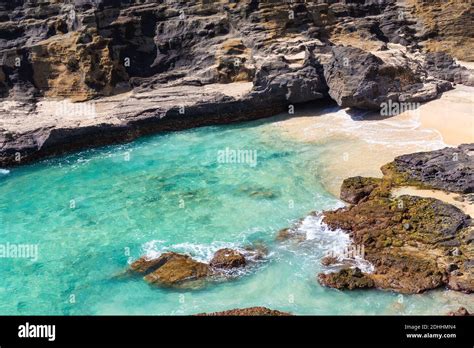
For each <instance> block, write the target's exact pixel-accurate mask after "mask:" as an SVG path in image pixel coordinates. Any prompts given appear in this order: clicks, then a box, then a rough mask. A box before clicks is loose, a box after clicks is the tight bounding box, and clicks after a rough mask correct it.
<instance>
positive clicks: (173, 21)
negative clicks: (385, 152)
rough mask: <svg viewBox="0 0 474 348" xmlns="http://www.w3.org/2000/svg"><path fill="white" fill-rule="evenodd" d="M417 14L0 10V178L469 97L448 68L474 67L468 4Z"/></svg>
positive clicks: (32, 5) (5, 4)
mask: <svg viewBox="0 0 474 348" xmlns="http://www.w3.org/2000/svg"><path fill="white" fill-rule="evenodd" d="M414 3H416V4H421V3H423V4H422V6H421V5H420V6H421V7H420V6H415V4H413V3H412V2H408V1H404V2H401V1H397V0H380V1H374V0H345V1H336V0H328V1H316V0H308V1H294V2H293V1H259V0H239V1H200V0H199V1H197V0H190V1H178V0H169V1H138V0H130V1H129V0H127V1H124V0H122V1H92V0H80V1H79V0H76V1H57V0H54V1H52V0H50V1H48V0H42V1H24V0H22V1H19V0H18V1H17V0H15V1H2V0H0V38H1V39H0V167H5V166H7V167H9V166H16V165H22V164H25V163H28V162H32V161H35V160H38V159H40V158H44V157H48V156H55V155H60V154H63V153H67V152H71V151H75V150H79V149H84V148H88V147H94V146H101V145H106V144H113V143H120V142H127V141H131V140H133V139H135V138H137V137H139V136H142V135H146V134H150V133H156V132H162V131H174V130H181V129H187V128H191V127H198V126H205V125H216V124H227V123H232V122H241V121H249V120H255V119H259V118H263V117H268V116H273V115H276V114H278V113H283V112H289V113H290V114H292V113H293V112H290V110H293V111H294V109H295V108H298V106H297V104H299V103H308V102H317V101H321V103H325V104H331V105H332V104H333V101H335V102H336V103H337V104H338V105H339V106H341V107H343V108H345V107H352V108H360V109H371V110H380V109H381V108H383V106H382V104H384V105H386V104H387V103H392V102H393V103H397V104H400V103H410V105H412V104H414V105H415V106H416V104H417V103H421V102H425V101H429V100H433V99H435V98H437V97H438V96H440V95H441V94H442V93H443V92H444V91H447V90H449V89H451V88H453V84H454V83H456V84H464V85H468V86H473V85H474V73H473V70H472V69H468V68H466V67H464V66H462V65H460V64H458V62H457V61H456V60H455V59H454V58H453V57H456V58H458V59H462V60H466V61H473V59H474V58H473V55H472V52H473V49H472V48H473V47H474V44H473V41H472V35H470V34H469V31H468V30H464V29H465V27H466V23H469V22H470V20H471V19H472V18H470V17H469V13H470V12H469V11H470V7H469V5H470V4H469V3H468V2H463V1H450V3H449V6H441V5H440V4H439V1H423V2H421V1H416V2H414ZM446 9H449V11H447V10H446ZM439 11H441V12H439ZM440 13H441V14H442V15H443V16H445V17H444V18H443V19H442V20H440V19H438V16H439V14H440ZM453 14H455V15H453ZM446 18H447V19H446ZM439 51H443V52H439Z"/></svg>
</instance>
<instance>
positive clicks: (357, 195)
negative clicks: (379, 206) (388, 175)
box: [341, 176, 381, 204]
mask: <svg viewBox="0 0 474 348" xmlns="http://www.w3.org/2000/svg"><path fill="white" fill-rule="evenodd" d="M380 182H381V180H380V179H375V178H364V177H361V176H355V177H352V178H348V179H345V180H344V181H343V182H342V186H341V199H342V200H343V201H345V202H347V203H351V204H357V203H358V202H359V201H360V200H362V199H363V198H365V197H367V196H368V195H370V193H371V192H372V191H373V190H374V189H375V188H376V187H377V186H378V185H379V183H380Z"/></svg>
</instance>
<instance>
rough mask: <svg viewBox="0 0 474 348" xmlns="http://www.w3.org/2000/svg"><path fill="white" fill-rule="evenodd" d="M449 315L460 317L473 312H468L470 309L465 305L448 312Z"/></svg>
mask: <svg viewBox="0 0 474 348" xmlns="http://www.w3.org/2000/svg"><path fill="white" fill-rule="evenodd" d="M448 315H449V316H460V317H465V316H469V315H471V313H469V312H468V310H467V309H466V308H464V307H459V308H458V309H457V310H455V311H451V312H448Z"/></svg>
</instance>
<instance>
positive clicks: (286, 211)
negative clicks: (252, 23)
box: [0, 122, 453, 315]
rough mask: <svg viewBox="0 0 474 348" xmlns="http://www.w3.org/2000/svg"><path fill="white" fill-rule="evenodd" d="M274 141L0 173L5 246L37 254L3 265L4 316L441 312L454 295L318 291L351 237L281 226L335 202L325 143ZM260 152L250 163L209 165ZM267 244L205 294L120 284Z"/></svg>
mask: <svg viewBox="0 0 474 348" xmlns="http://www.w3.org/2000/svg"><path fill="white" fill-rule="evenodd" d="M330 146H331V144H330V143H326V144H324V145H315V144H304V143H299V142H290V141H283V140H282V139H281V137H280V136H279V134H278V133H275V130H274V127H271V124H269V123H262V122H254V123H250V124H247V125H244V126H242V125H241V126H225V127H207V128H200V129H195V130H189V131H184V132H179V133H172V134H165V135H158V136H152V137H147V138H142V139H139V140H138V141H135V142H133V143H131V144H127V145H120V146H110V147H106V148H101V149H94V150H89V151H84V152H81V153H77V154H73V155H69V156H66V157H62V158H58V159H52V160H47V161H43V162H41V163H37V164H34V165H30V166H25V167H20V168H14V169H11V170H10V172H7V171H2V172H0V244H3V245H6V244H7V243H10V244H15V243H17V244H34V245H37V246H38V253H39V254H38V260H36V261H32V260H29V259H25V258H1V259H0V274H1V275H2V278H3V281H2V283H1V284H0V313H1V314H25V315H26V314H64V315H68V314H76V315H82V314H195V313H199V312H209V311H217V310H225V309H231V308H236V307H248V306H257V305H258V306H267V307H270V308H274V309H280V310H286V311H291V312H293V313H298V314H397V313H444V312H446V310H444V309H443V308H444V307H446V308H449V309H451V308H452V307H453V306H452V300H451V295H447V294H449V293H446V292H440V291H439V292H432V293H429V294H425V295H415V296H404V297H403V298H400V297H399V296H397V295H396V294H392V293H388V292H380V291H354V292H340V291H336V290H331V289H325V288H322V287H321V286H319V284H318V283H317V281H316V274H317V273H318V271H319V270H320V269H321V266H320V265H319V261H320V258H321V257H322V256H323V253H324V252H325V251H326V250H327V249H328V248H330V247H333V245H334V243H336V244H341V243H342V244H344V243H346V242H347V237H346V236H345V235H343V234H341V233H338V232H328V231H327V230H326V229H325V228H324V226H322V225H321V224H320V222H319V220H318V219H312V220H309V221H307V223H306V225H305V227H306V228H307V230H308V231H309V234H310V235H309V237H310V238H309V240H308V241H306V242H304V243H303V244H302V245H296V244H293V243H291V242H287V243H278V242H276V241H275V236H276V233H277V232H278V230H279V229H281V228H284V227H287V226H289V225H290V224H291V223H292V222H293V221H295V220H297V219H299V218H301V217H304V216H306V215H307V214H308V213H309V212H310V211H313V210H318V211H321V210H324V209H331V208H334V207H337V206H339V205H340V204H341V203H340V202H339V201H338V200H337V199H336V198H335V197H333V196H331V195H330V194H329V193H328V192H326V190H325V189H324V188H323V187H322V185H321V178H320V177H319V173H320V172H321V170H322V169H323V168H324V163H320V162H318V157H319V155H320V154H321V153H322V152H323V151H324V150H325V147H330ZM226 148H229V149H231V150H232V149H234V150H238V149H241V150H252V151H257V164H256V165H255V166H252V165H250V164H246V163H218V162H219V161H218V154H219V151H222V150H225V149H226ZM257 242H258V243H264V244H265V245H266V246H267V247H268V249H269V251H270V255H269V257H268V259H267V261H266V262H264V263H263V264H261V265H259V266H258V267H257V268H256V269H254V270H253V271H252V272H250V273H249V274H246V275H244V276H242V277H240V278H238V279H235V280H232V281H229V282H225V283H218V284H210V285H208V286H207V287H205V288H203V289H200V290H193V291H191V290H172V289H161V288H156V287H151V286H149V285H148V284H146V283H145V282H144V281H143V280H141V279H140V278H125V277H121V276H120V274H121V273H122V272H123V271H124V270H125V269H126V268H127V264H128V262H130V261H131V260H134V259H136V258H138V257H139V256H141V255H143V254H158V253H160V252H162V251H165V250H175V251H179V252H186V253H189V254H191V255H192V256H194V257H196V258H198V259H201V260H209V259H210V257H211V256H212V253H213V252H214V251H215V250H217V249H218V248H220V247H224V246H230V247H243V246H245V245H248V244H251V243H257Z"/></svg>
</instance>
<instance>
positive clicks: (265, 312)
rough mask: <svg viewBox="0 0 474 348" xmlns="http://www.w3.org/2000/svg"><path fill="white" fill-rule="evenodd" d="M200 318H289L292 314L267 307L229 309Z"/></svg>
mask: <svg viewBox="0 0 474 348" xmlns="http://www.w3.org/2000/svg"><path fill="white" fill-rule="evenodd" d="M197 315H198V316H272V317H273V316H288V315H292V314H291V313H287V312H281V311H277V310H274V309H269V308H266V307H249V308H236V309H229V310H227V311H222V312H213V313H200V314H197Z"/></svg>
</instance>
